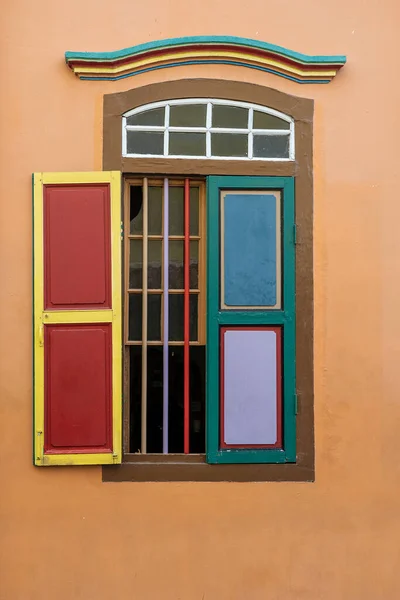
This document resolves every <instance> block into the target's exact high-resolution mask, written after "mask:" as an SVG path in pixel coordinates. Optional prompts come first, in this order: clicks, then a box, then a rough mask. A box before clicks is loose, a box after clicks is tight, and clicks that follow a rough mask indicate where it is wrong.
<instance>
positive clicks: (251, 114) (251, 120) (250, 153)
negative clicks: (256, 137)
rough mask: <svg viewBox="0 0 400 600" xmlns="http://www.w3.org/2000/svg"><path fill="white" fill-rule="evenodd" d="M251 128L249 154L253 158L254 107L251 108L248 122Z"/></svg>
mask: <svg viewBox="0 0 400 600" xmlns="http://www.w3.org/2000/svg"><path fill="white" fill-rule="evenodd" d="M247 126H248V128H249V139H248V142H247V143H248V147H247V156H248V158H253V133H252V129H253V109H252V108H249V120H248V123H247Z"/></svg>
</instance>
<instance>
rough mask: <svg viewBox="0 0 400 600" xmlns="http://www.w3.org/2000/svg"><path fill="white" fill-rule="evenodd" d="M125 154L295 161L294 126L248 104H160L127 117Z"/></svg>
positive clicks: (188, 101)
mask: <svg viewBox="0 0 400 600" xmlns="http://www.w3.org/2000/svg"><path fill="white" fill-rule="evenodd" d="M122 154H123V156H125V157H139V156H150V157H159V156H168V157H171V158H186V157H191V158H202V159H204V158H213V159H221V160H224V159H225V160H227V159H229V160H246V159H248V160H294V121H293V119H292V118H291V117H289V116H287V115H285V114H283V113H280V112H278V111H276V110H273V109H270V108H267V107H265V106H259V105H257V104H250V103H246V102H232V101H229V100H216V99H206V98H196V99H195V98H190V99H184V100H169V101H168V102H156V103H153V104H147V105H145V106H140V107H139V108H135V109H133V110H130V111H128V112H126V113H125V114H124V115H123V118H122Z"/></svg>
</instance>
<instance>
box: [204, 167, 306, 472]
mask: <svg viewBox="0 0 400 600" xmlns="http://www.w3.org/2000/svg"><path fill="white" fill-rule="evenodd" d="M207 183H208V190H207V226H208V229H207V251H208V254H207V265H208V271H207V273H208V280H207V295H208V304H207V394H206V409H207V410H206V419H207V426H206V430H207V438H206V454H207V462H209V463H212V464H214V463H218V464H235V463H242V464H243V463H248V464H251V463H254V464H256V463H257V464H260V463H288V462H292V463H293V462H295V461H296V406H295V389H296V366H295V365H296V352H295V331H296V315H295V261H294V259H295V244H294V237H293V226H294V181H293V179H291V178H286V177H285V178H284V177H240V176H235V177H209V178H208V180H207ZM232 190H236V191H237V193H240V194H245V193H247V192H249V191H256V190H257V191H260V190H263V191H264V193H265V194H266V195H269V194H276V193H279V194H280V195H281V196H280V197H281V198H282V210H281V224H282V225H281V227H282V233H281V238H282V268H283V272H284V278H283V280H282V298H283V303H281V307H280V308H279V309H274V310H271V309H270V308H266V307H263V308H261V309H257V310H243V309H241V310H235V309H233V310H224V309H221V305H220V291H219V288H220V284H221V269H220V258H221V256H220V255H221V244H220V232H221V211H220V197H221V193H222V192H224V191H229V192H231V191H232ZM275 197H276V196H275ZM267 325H269V326H271V327H272V328H274V329H275V328H277V326H278V325H279V329H280V331H281V332H282V349H281V352H280V356H281V357H282V364H283V365H284V379H283V380H282V410H281V411H278V414H281V416H282V443H281V444H280V447H257V446H254V447H245V446H242V447H237V446H232V447H229V448H224V447H223V444H222V443H221V440H223V436H221V424H222V423H221V402H220V397H221V394H220V392H221V383H223V382H222V381H221V377H220V364H221V362H220V361H221V343H220V335H221V329H222V330H224V328H232V327H234V326H235V327H237V328H242V329H244V330H246V329H249V328H251V327H256V328H257V329H258V330H259V331H261V330H262V329H263V328H265V327H266V326H267ZM246 378H247V376H246ZM243 386H245V383H243Z"/></svg>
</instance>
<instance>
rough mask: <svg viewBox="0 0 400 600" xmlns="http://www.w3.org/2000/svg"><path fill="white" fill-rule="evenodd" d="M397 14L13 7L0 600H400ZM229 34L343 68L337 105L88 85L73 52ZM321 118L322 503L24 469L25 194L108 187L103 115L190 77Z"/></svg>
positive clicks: (8, 34) (96, 471)
mask: <svg viewBox="0 0 400 600" xmlns="http://www.w3.org/2000/svg"><path fill="white" fill-rule="evenodd" d="M399 13H400V9H399V8H398V2H397V1H396V0H386V1H385V2H382V1H378V0H368V2H365V1H361V0H336V1H335V2H321V1H320V0H303V1H302V2H293V1H291V0H247V2H245V3H241V2H238V1H237V0H202V2H193V1H188V2H182V1H179V0H167V1H166V0H154V1H153V2H151V3H150V2H142V3H138V2H131V1H130V0H120V1H119V2H114V3H113V2H106V1H105V0H70V1H69V2H54V0H38V1H37V2H32V1H31V0H13V1H12V2H4V6H2V17H1V23H0V30H1V31H0V40H1V42H0V43H1V47H2V51H1V53H0V78H1V81H0V198H1V204H0V211H1V214H0V262H1V280H0V345H1V354H0V411H1V412H0V470H1V473H0V475H1V484H0V518H1V524H0V540H1V541H0V598H1V600H39V599H40V600H49V599H55V598H56V599H57V600H89V599H94V598H95V599H96V600H106V599H107V600H108V599H111V598H112V599H115V600H128V599H129V600H131V599H138V600H157V599H159V598H162V599H163V600H179V599H181V600H217V599H218V600H243V599H245V600H266V599H268V600H295V599H296V600H297V599H307V600H319V599H323V600H339V599H340V600H358V599H359V600H380V599H382V600H383V599H384V600H392V599H393V600H395V599H396V598H399V597H400V577H399V574H398V564H399V559H400V545H399V539H400V519H399V500H398V498H399V490H400V487H399V484H400V460H399V455H400V435H399V429H400V399H399V398H400V395H399V390H400V368H399V364H400V311H399V309H398V306H399V294H400V258H399V257H400V236H399V235H398V232H399V223H400V202H399V199H398V195H397V194H398V187H399V183H400V174H399V173H400V170H399V157H398V150H397V146H398V143H397V142H398V136H399V133H400V123H399V115H400V112H399V101H400V94H399V91H400V86H399V81H398V75H397V73H398V65H397V51H398V39H399V36H398V22H399V16H400V14H399ZM203 34H216V35H217V34H228V35H237V36H243V37H249V38H255V39H260V40H264V41H268V42H270V43H275V44H279V45H282V46H286V47H288V48H290V49H293V50H297V51H299V52H304V53H311V54H346V55H347V57H348V64H347V65H346V66H345V67H344V68H343V70H342V71H341V72H340V73H339V75H338V77H337V78H336V79H334V81H333V82H332V83H330V84H328V85H309V86H301V85H299V84H296V83H292V82H290V81H287V80H284V79H283V78H279V77H277V76H274V75H269V74H266V73H261V72H257V71H254V70H250V69H244V68H239V67H229V66H224V67H222V66H207V67H206V66H197V67H191V68H189V67H180V68H176V69H166V70H161V71H158V72H154V73H150V74H145V75H140V76H137V77H133V78H128V79H125V80H123V81H119V82H86V81H79V80H78V79H77V78H76V77H75V76H74V75H73V73H72V72H71V71H70V70H69V69H68V68H67V67H66V65H65V63H64V52H65V51H66V50H89V51H96V50H98V51H105V50H114V49H119V48H123V47H126V46H130V45H133V44H136V43H141V42H146V41H151V40H155V39H160V38H165V37H173V36H181V35H203ZM205 76H207V77H212V78H221V79H224V78H225V79H235V80H238V81H248V82H254V83H259V84H264V85H267V86H269V87H275V88H277V89H279V90H282V91H285V92H288V93H292V94H295V95H300V96H305V97H310V98H314V100H315V139H314V152H315V157H314V174H315V181H314V183H315V194H314V203H315V223H314V234H315V245H314V251H315V273H314V276H315V426H316V438H315V442H316V482H315V483H254V484H238V483H236V484H235V483H212V484H211V483H163V484H156V483H136V484H135V483H116V484H104V483H102V482H101V468H97V467H94V468H86V467H84V468H78V467H75V468H47V469H40V468H34V467H33V466H32V416H31V415H32V409H31V403H32V400H31V398H32V370H31V368H32V325H31V323H32V305H31V303H32V295H31V285H32V283H31V265H32V254H31V227H32V226H31V173H32V172H34V171H85V170H86V171H90V170H97V169H101V166H102V164H101V155H102V97H103V94H104V93H111V92H115V91H119V90H121V91H122V90H127V89H130V88H131V87H133V86H138V85H143V84H146V83H150V82H156V81H165V80H169V79H183V78H187V77H192V78H193V77H205Z"/></svg>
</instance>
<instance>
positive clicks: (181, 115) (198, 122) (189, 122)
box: [169, 104, 207, 127]
mask: <svg viewBox="0 0 400 600" xmlns="http://www.w3.org/2000/svg"><path fill="white" fill-rule="evenodd" d="M206 112H207V105H206V104H181V105H180V106H179V105H178V106H171V107H170V114H169V124H170V126H171V127H205V126H206Z"/></svg>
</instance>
